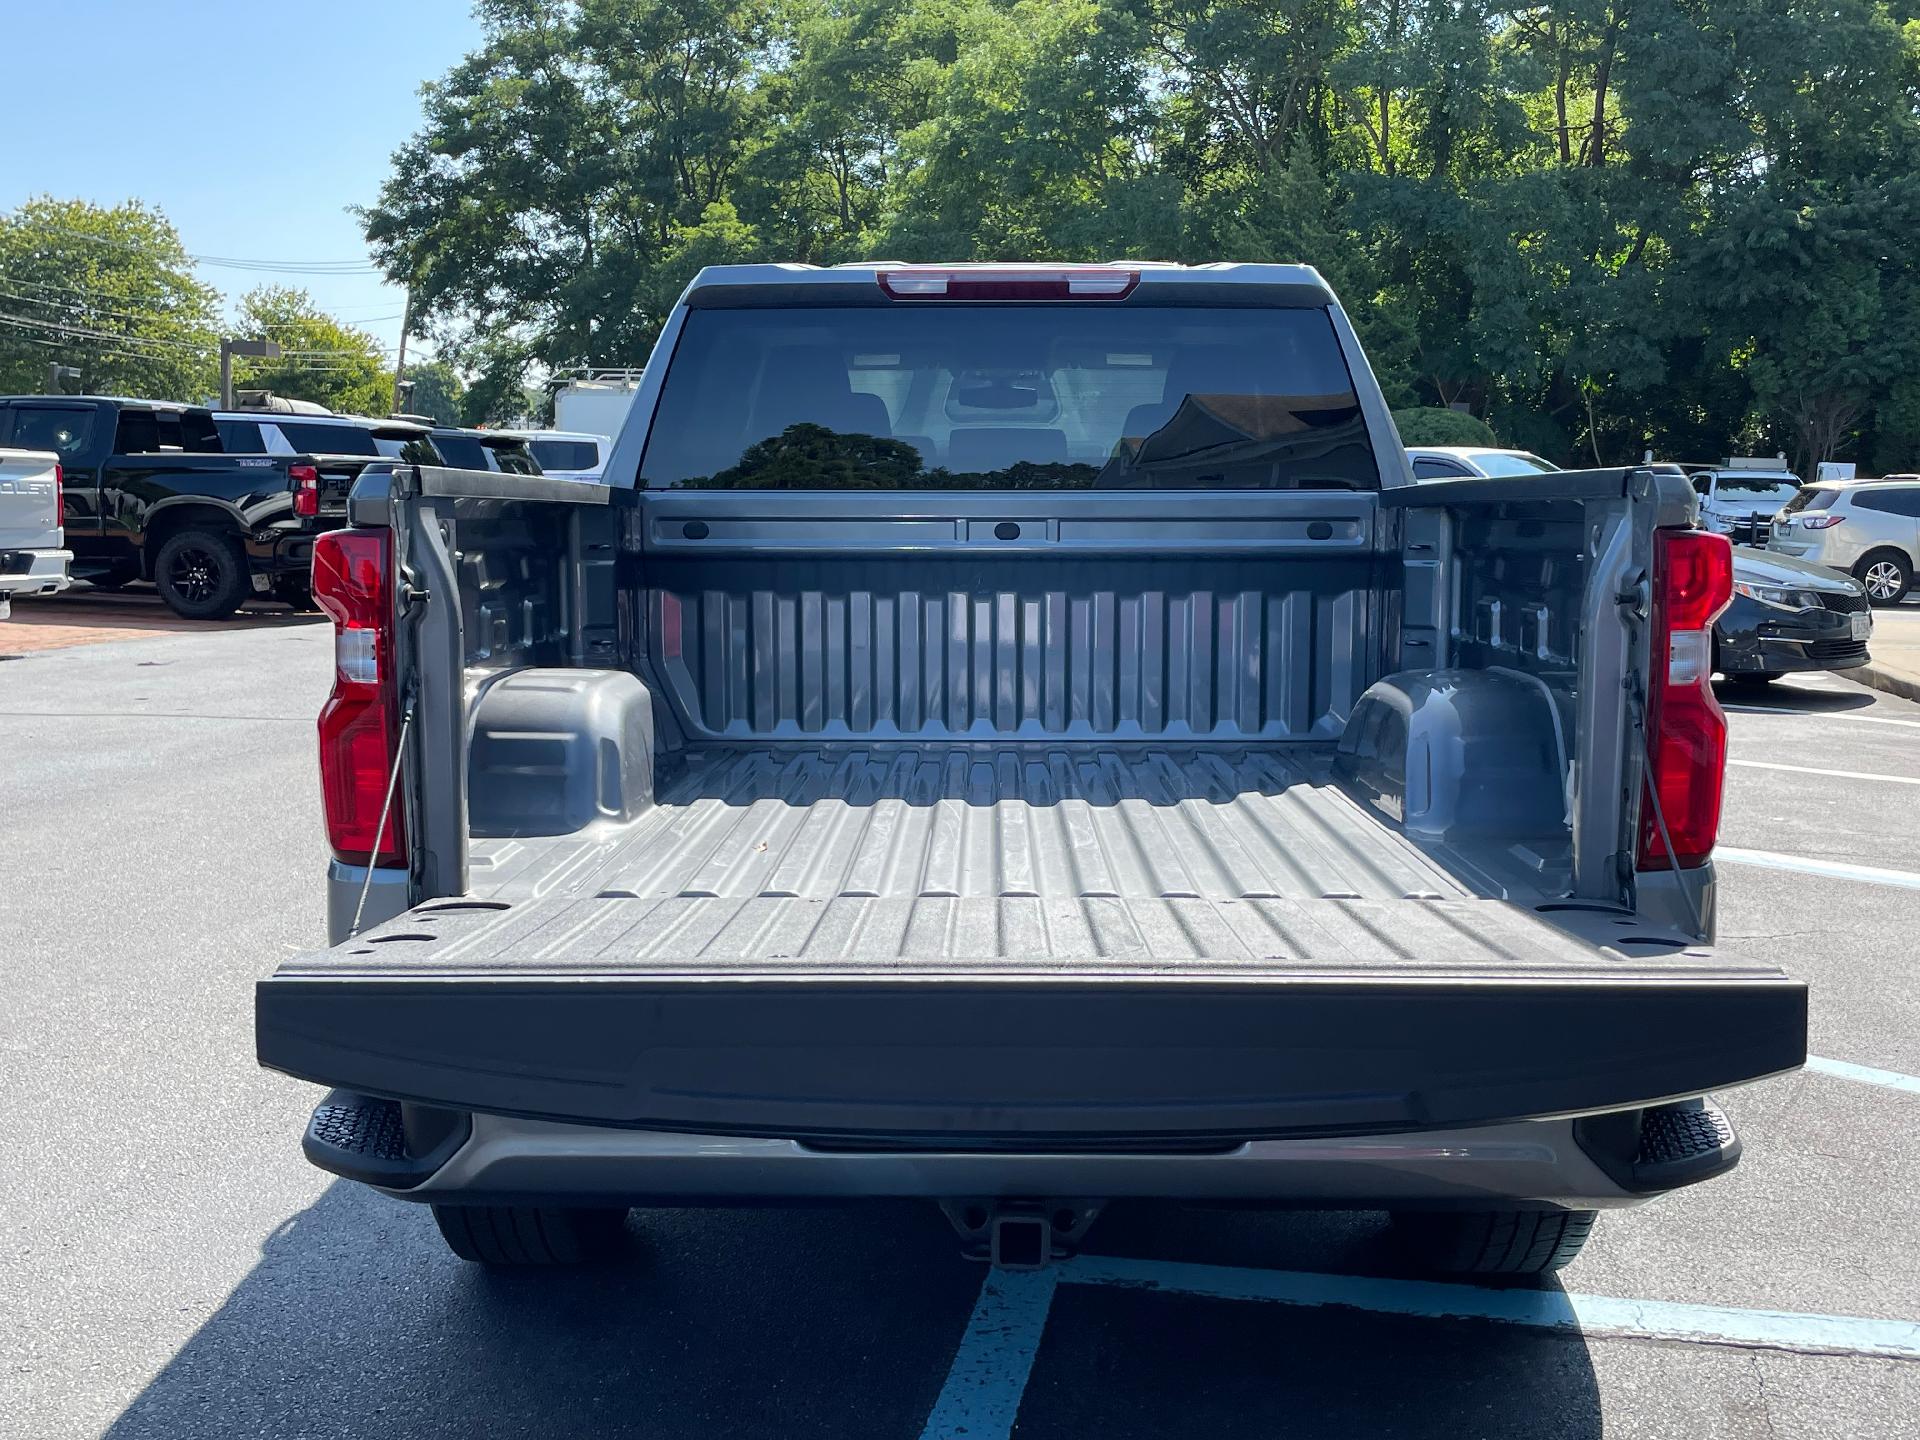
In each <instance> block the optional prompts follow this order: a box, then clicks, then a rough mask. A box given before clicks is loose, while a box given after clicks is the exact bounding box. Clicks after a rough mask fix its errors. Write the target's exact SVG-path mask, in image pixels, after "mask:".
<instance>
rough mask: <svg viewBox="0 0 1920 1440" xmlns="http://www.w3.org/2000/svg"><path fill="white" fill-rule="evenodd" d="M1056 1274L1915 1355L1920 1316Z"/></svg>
mask: <svg viewBox="0 0 1920 1440" xmlns="http://www.w3.org/2000/svg"><path fill="white" fill-rule="evenodd" d="M1063 1269H1064V1270H1065V1272H1066V1273H1065V1274H1063V1275H1062V1276H1061V1278H1062V1279H1063V1280H1069V1281H1072V1282H1074V1283H1077V1284H1082V1285H1117V1286H1125V1287H1127V1288H1130V1289H1143V1290H1160V1291H1166V1292H1172V1293H1176V1294H1182V1295H1201V1296H1206V1297H1208V1298H1210V1299H1216V1300H1257V1301H1266V1302H1269V1303H1274V1304H1281V1305H1307V1306H1320V1305H1341V1306H1346V1307H1348V1308H1351V1309H1356V1310H1370V1311H1374V1312H1377V1313H1380V1314H1387V1315H1410V1316H1417V1317H1421V1318H1426V1319H1436V1320H1438V1319H1452V1320H1494V1321H1500V1322H1503V1323H1505V1324H1510V1325H1527V1326H1532V1327H1535V1328H1538V1329H1548V1330H1573V1331H1578V1332H1579V1333H1581V1334H1583V1335H1600V1336H1615V1337H1620V1338H1625V1339H1640V1340H1687V1341H1693V1342H1696V1343H1702V1344H1710V1345H1737V1346H1744V1347H1748V1348H1758V1349H1767V1350H1792V1351H1799V1352H1803V1353H1807V1354H1819V1355H1876V1356H1888V1357H1891V1358H1894V1359H1900V1360H1920V1321H1916V1320H1874V1319H1869V1318H1867V1317H1865V1316H1858V1315H1815V1314H1808V1313H1804V1312H1799V1311H1791V1310H1740V1309H1734V1308H1731V1307H1727V1306H1721V1305H1687V1304H1680V1303H1676V1302H1672V1301H1665V1300H1624V1299H1619V1298H1616V1297H1614V1296H1611V1295H1581V1294H1573V1293H1569V1292H1566V1291H1562V1290H1493V1289H1487V1288H1484V1287H1481V1286H1478V1285H1455V1284H1448V1283H1445V1282H1442V1281H1435V1280H1388V1279H1380V1278H1378V1277H1375V1276H1369V1275H1323V1274H1315V1273H1313V1272H1310V1271H1299V1270H1242V1269H1237V1268H1234V1267H1232V1266H1226V1265H1199V1264H1191V1263H1187V1262H1184V1261H1180V1262H1176V1261H1163V1260H1129V1259H1123V1258H1120V1257H1118V1256H1110V1255H1081V1256H1078V1257H1076V1258H1075V1259H1072V1260H1069V1261H1067V1262H1066V1263H1065V1265H1064V1266H1063Z"/></svg>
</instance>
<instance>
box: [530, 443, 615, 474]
mask: <svg viewBox="0 0 1920 1440" xmlns="http://www.w3.org/2000/svg"><path fill="white" fill-rule="evenodd" d="M527 445H528V448H530V449H531V450H532V451H533V458H534V459H536V460H538V461H539V462H540V468H541V469H542V470H591V469H593V468H594V467H595V466H597V465H598V464H599V463H600V447H599V446H598V445H595V444H594V443H593V441H591V440H529V441H528V442H527Z"/></svg>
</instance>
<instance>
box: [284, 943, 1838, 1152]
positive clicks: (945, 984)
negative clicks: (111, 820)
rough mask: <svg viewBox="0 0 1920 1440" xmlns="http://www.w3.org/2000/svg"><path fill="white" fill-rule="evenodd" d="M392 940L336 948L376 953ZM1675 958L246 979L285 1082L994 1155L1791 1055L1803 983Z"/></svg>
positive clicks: (1459, 1114) (1348, 1114) (1582, 1108)
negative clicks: (803, 975)
mask: <svg viewBox="0 0 1920 1440" xmlns="http://www.w3.org/2000/svg"><path fill="white" fill-rule="evenodd" d="M397 938H398V939H401V940H404V939H405V938H406V937H405V936H404V934H403V935H401V936H400V937H397ZM391 943H394V942H392V941H388V940H385V939H384V938H383V937H375V938H373V939H371V940H369V941H367V942H364V943H363V944H362V945H360V946H357V947H346V953H347V956H348V958H350V959H353V960H356V961H360V963H365V964H369V965H371V964H373V963H375V961H376V957H377V956H378V955H379V954H380V953H381V952H382V950H383V949H384V948H385V946H386V945H388V944H391ZM1697 953H1700V954H1702V955H1705V954H1706V952H1697ZM363 955H364V957H365V959H364V960H362V959H361V957H362V956H363ZM1692 969H1693V973H1692V974H1689V973H1688V970H1689V966H1688V965H1687V963H1686V962H1684V961H1682V962H1680V963H1679V964H1675V963H1674V962H1673V961H1672V960H1669V961H1666V962H1662V963H1660V964H1657V965H1656V964H1653V963H1647V962H1637V961H1633V960H1628V959H1624V958H1622V959H1620V960H1618V961H1617V962H1615V963H1614V964H1612V965H1610V966H1609V967H1608V971H1607V973H1606V975H1605V977H1604V978H1595V977H1590V976H1586V975H1582V976H1581V977H1579V978H1552V977H1550V976H1535V975H1529V974H1527V973H1526V972H1525V971H1524V970H1521V971H1520V972H1519V973H1515V974H1507V975H1501V976H1497V977H1488V976H1485V975H1478V976H1474V977H1471V978H1468V977H1463V976H1460V975H1449V974H1447V973H1445V972H1444V971H1438V972H1432V971H1429V972H1426V973H1415V974H1408V973H1406V971H1405V970H1398V969H1397V970H1395V971H1393V972H1389V973H1387V974H1383V975H1379V976H1368V977H1356V976H1351V975H1349V976H1340V977H1336V978H1329V977H1327V976H1325V975H1313V976H1303V975H1298V974H1284V973H1274V974H1265V975H1262V976H1259V977H1257V978H1254V979H1245V978H1234V977H1224V976H1220V975H1217V974H1215V975H1209V976H1187V977H1182V978H1181V979H1179V980H1167V979H1159V980H1153V979H1143V978H1141V977H1139V976H1135V975H1120V976H1104V977H1087V978H1082V979H1078V980H1076V981H1073V982H1066V981H1062V980H1060V979H1059V978H1058V977H1041V976H1028V977H1017V978H1016V977H1005V976H997V977H994V978H991V979H987V978H982V977H979V976H956V975H947V976H933V975H927V976H920V977H917V978H898V977H884V976H863V977H855V976H845V975H836V976H834V977H833V978H831V979H824V978H823V979H816V980H805V979H794V978H790V977H768V976H766V975H757V976H752V977H739V976H734V977H722V976H706V977H663V976H656V977H645V978H641V977H623V978H619V979H610V978H606V977H599V978H593V977H585V976H571V977H561V976H549V977H546V978H542V979H537V980H531V979H524V978H522V979H501V978H496V977H487V978H477V977H472V976H464V975H459V974H450V975H441V976H439V977H438V978H426V979H422V978H406V979H399V978H393V977H392V976H391V975H385V974H377V973H376V974H367V973H361V974H352V973H348V974H339V973H331V974H320V975H315V974H302V973H300V972H299V971H297V970H293V971H287V970H283V971H282V972H281V973H280V974H279V975H276V976H275V977H273V978H271V979H268V980H264V981H262V982H260V985H259V988H258V993H257V997H256V1009H255V1016H256V1043H257V1047H258V1052H259V1057H260V1060H261V1062H262V1063H263V1064H265V1065H267V1066H270V1067H272V1068H274V1069H278V1070H283V1071H285V1072H287V1073H289V1074H292V1075H295V1076H298V1077H301V1078H303V1079H308V1080H314V1081H319V1082H321V1083H324V1084H328V1085H337V1086H342V1087H345V1088H347V1089H350V1090H353V1091H356V1092H360V1093H362V1094H366V1095H371V1096H384V1097H388V1098H391V1099H395V1100H401V1101H411V1102H415V1103H418V1104H422V1105H427V1106H435V1107H441V1108H445V1109H448V1110H454V1111H462V1112H481V1113H483V1114H488V1115H496V1116H517V1117H520V1118H521V1119H524V1120H539V1121H558V1122H563V1123H570V1124H586V1125H593V1126H610V1127H614V1128H617V1129H632V1130H658V1131H678V1132H684V1133H690V1134H703V1135H737V1136H750V1137H760V1138H779V1139H786V1140H794V1141H802V1142H811V1143H827V1144H833V1145H849V1144H852V1145H858V1144H863V1143H871V1144H875V1145H881V1146H897V1145H912V1146H920V1147H922V1148H926V1147H938V1146H951V1147H953V1148H995V1149H999V1150H1002V1151H1006V1150H1029V1151H1039V1150H1045V1149H1048V1148H1052V1147H1055V1146H1056V1145H1060V1146H1066V1147H1070V1148H1076V1149H1093V1148H1098V1147H1099V1146H1101V1145H1107V1146H1112V1147H1126V1146H1134V1147H1142V1148H1144V1147H1148V1146H1152V1145H1154V1144H1159V1143H1162V1142H1168V1143H1173V1144H1181V1145H1190V1144H1193V1143H1196V1142H1206V1143H1212V1144H1219V1145H1231V1144H1239V1143H1243V1142H1246V1141H1254V1140H1278V1139H1304V1138H1309V1137H1324V1136H1366V1135H1392V1134H1401V1133H1414V1132H1422V1131H1444V1130H1455V1129H1464V1128H1478V1127H1483V1126H1487V1125H1494V1124H1501V1123H1505V1122H1508V1121H1512V1120H1525V1119H1542V1118H1549V1117H1562V1116H1574V1115H1582V1114H1592V1113H1598V1112H1602V1111H1617V1110H1622V1109H1627V1108H1630V1107H1636V1106H1647V1105H1655V1104H1659V1103H1661V1102H1663V1101H1668V1100H1673V1099H1678V1098H1682V1097H1688V1096H1697V1095H1702V1094H1706V1093H1708V1092H1710V1091H1714V1090H1719V1089H1724V1088H1727V1087H1730V1086H1733V1085H1738V1084H1742V1083H1744V1082H1746V1081H1749V1080H1754V1079H1758V1078H1760V1077H1762V1076H1765V1075H1770V1074H1775V1073H1778V1072H1781V1071H1785V1070H1790V1069H1793V1068H1795V1067H1797V1066H1798V1065H1800V1064H1801V1063H1802V1062H1803V1060H1804V1059H1805V1054H1806V990H1805V987H1804V986H1803V985H1801V984H1800V983H1799V982H1797V981H1791V980H1788V979H1786V978H1785V977H1784V976H1782V975H1780V974H1779V973H1778V972H1776V971H1771V970H1768V969H1765V968H1760V967H1745V966H1740V965H1736V964H1733V963H1731V962H1727V961H1724V960H1722V961H1719V962H1717V963H1715V964H1712V965H1706V964H1701V965H1697V966H1694V967H1692Z"/></svg>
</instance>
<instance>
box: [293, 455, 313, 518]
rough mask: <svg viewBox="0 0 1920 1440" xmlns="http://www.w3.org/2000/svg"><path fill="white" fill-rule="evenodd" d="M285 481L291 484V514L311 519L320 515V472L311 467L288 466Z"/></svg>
mask: <svg viewBox="0 0 1920 1440" xmlns="http://www.w3.org/2000/svg"><path fill="white" fill-rule="evenodd" d="M287 479H289V480H290V481H292V482H293V513H294V514H296V515H304V516H306V517H307V518H308V519H312V518H313V517H314V516H315V515H318V514H319V513H320V472H319V470H317V469H316V468H315V467H313V466H312V465H289V466H288V467H287Z"/></svg>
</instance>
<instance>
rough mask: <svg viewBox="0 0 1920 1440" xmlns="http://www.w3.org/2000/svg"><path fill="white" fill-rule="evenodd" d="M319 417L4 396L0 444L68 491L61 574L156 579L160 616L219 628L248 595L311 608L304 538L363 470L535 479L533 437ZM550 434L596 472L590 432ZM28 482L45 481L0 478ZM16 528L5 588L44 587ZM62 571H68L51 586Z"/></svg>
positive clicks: (343, 507) (418, 422)
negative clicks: (27, 455) (48, 471)
mask: <svg viewBox="0 0 1920 1440" xmlns="http://www.w3.org/2000/svg"><path fill="white" fill-rule="evenodd" d="M317 408H318V407H297V408H293V407H287V406H286V405H285V404H284V402H282V403H281V404H279V405H275V406H272V407H268V406H260V407H254V408H246V409H236V410H221V411H215V410H210V409H207V408H206V407H204V406H194V405H180V404H174V403H171V402H167V401H159V400H128V399H120V398H116V397H111V396H93V395H76V396H68V395H14V396H0V447H6V448H8V449H10V450H18V451H22V452H32V454H34V455H35V456H38V457H41V458H40V459H36V460H34V461H33V462H32V464H34V465H35V466H37V467H38V469H39V470H41V471H43V470H44V469H45V466H46V463H48V461H47V457H50V463H51V464H52V466H53V467H54V470H55V473H56V474H57V475H58V476H59V477H60V480H61V482H62V483H61V484H59V485H58V486H57V487H56V488H57V489H59V490H62V491H63V492H64V494H63V497H62V498H61V499H60V500H59V501H58V504H57V508H56V512H55V516H56V527H55V528H56V529H58V528H60V527H62V526H63V527H64V530H65V545H64V549H65V550H66V551H67V552H70V554H71V575H72V578H74V579H81V580H86V581H88V582H89V583H90V584H91V585H92V586H93V587H94V588H95V589H103V590H111V589H117V588H119V587H120V586H123V585H126V584H129V583H131V582H133V581H135V580H151V581H152V582H153V584H154V587H155V588H156V589H157V590H158V591H159V592H160V598H161V599H162V600H163V601H165V602H166V604H167V606H168V608H170V609H171V610H173V611H174V613H175V614H177V615H181V616H183V617H185V618H188V619H195V620H215V619H224V618H226V617H227V616H229V615H231V614H233V613H234V611H236V610H238V609H239V608H240V606H241V605H243V604H245V603H246V601H247V600H248V599H249V598H250V597H252V596H254V595H271V596H273V597H274V598H276V599H279V600H282V601H285V602H286V603H288V604H290V605H293V606H295V607H296V608H303V609H304V608H307V607H309V606H310V605H311V603H312V599H311V588H310V585H311V581H310V571H311V568H312V556H313V541H314V537H315V536H317V535H319V534H322V533H324V532H326V531H328V530H332V529H334V528H336V527H338V526H339V525H341V524H343V523H344V522H345V520H346V513H347V493H348V491H350V490H351V489H352V488H353V483H354V481H355V480H357V479H358V478H359V477H360V474H361V472H362V471H363V470H365V469H366V468H367V467H368V466H369V465H371V464H375V463H379V462H382V461H394V462H400V463H406V464H419V465H443V466H448V467H451V468H455V469H467V470H493V471H497V472H505V473H513V474H524V475H536V474H539V473H541V466H540V462H539V460H538V459H537V458H536V455H535V450H534V448H533V447H534V445H535V444H536V443H542V442H541V441H540V440H537V439H536V438H535V437H536V436H538V435H539V434H540V432H508V431H495V430H471V429H464V428H461V427H458V426H450V425H441V424H439V423H438V422H436V421H434V420H433V419H432V418H431V417H427V416H406V417H391V418H388V419H384V420H377V419H368V418H365V417H363V416H357V415H334V414H330V413H327V412H325V411H318V413H314V412H315V411H316V410H317ZM555 438H556V439H558V440H559V441H560V442H562V443H563V445H567V446H572V448H568V449H564V450H563V452H562V458H565V459H567V460H569V461H575V462H578V461H579V460H581V459H582V458H583V457H584V456H590V457H591V459H592V461H593V462H594V465H596V466H597V463H598V462H599V460H600V458H601V455H600V451H599V449H598V448H597V447H589V448H588V450H587V451H585V452H583V451H582V450H581V449H580V448H579V447H578V446H577V445H576V444H574V442H577V441H579V440H581V439H582V438H584V439H587V440H592V439H594V438H595V437H591V436H589V437H579V436H573V435H561V436H557V437H555ZM19 463H20V464H21V465H25V464H27V463H28V462H26V461H22V462H19ZM572 468H577V469H579V470H582V471H584V470H587V469H589V468H592V467H590V466H587V465H577V466H575V467H572ZM36 473H37V472H36ZM594 473H595V474H596V475H597V469H595V471H594ZM28 483H33V484H34V485H36V486H38V485H39V484H40V483H41V482H39V481H32V482H29V481H28V480H27V479H25V478H22V479H20V480H14V479H12V477H11V476H10V475H9V476H8V477H7V478H6V479H5V480H4V481H0V484H17V485H22V486H24V485H26V484H28ZM0 493H7V492H4V491H0ZM15 528H16V527H13V526H11V525H8V524H7V523H5V521H4V520H0V575H6V576H7V579H6V581H5V582H4V583H0V593H12V592H16V591H28V590H31V591H32V592H33V593H39V592H40V591H41V590H42V589H44V588H46V587H45V586H44V585H42V583H41V581H42V580H44V579H45V578H46V577H45V575H44V574H43V573H42V572H43V571H44V569H45V567H46V566H47V565H49V564H51V562H48V561H39V560H37V561H34V562H32V564H31V565H30V564H29V562H27V561H25V560H22V559H20V558H19V557H20V556H22V555H25V554H27V553H29V550H30V548H31V547H29V546H28V545H27V543H26V541H25V540H23V539H17V538H16V537H15V535H14V529H15ZM46 548H47V547H45V546H41V547H39V549H40V550H42V551H44V550H45V549H46ZM56 548H58V547H56ZM12 571H18V572H19V574H18V575H12V574H10V573H9V572H12ZM66 574H67V569H66V567H65V566H64V565H63V566H62V577H63V578H62V581H61V583H62V584H65V578H64V577H65V575H66ZM29 581H31V584H29Z"/></svg>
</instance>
